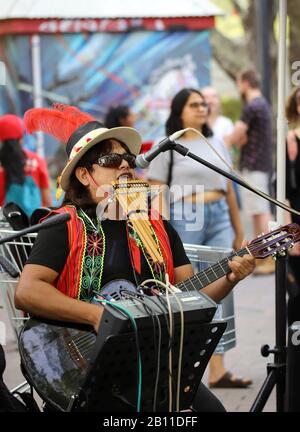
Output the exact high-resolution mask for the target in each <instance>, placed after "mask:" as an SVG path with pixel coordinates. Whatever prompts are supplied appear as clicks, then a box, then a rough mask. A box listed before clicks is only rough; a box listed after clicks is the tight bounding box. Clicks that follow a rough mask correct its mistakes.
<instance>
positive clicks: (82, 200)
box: [15, 106, 254, 411]
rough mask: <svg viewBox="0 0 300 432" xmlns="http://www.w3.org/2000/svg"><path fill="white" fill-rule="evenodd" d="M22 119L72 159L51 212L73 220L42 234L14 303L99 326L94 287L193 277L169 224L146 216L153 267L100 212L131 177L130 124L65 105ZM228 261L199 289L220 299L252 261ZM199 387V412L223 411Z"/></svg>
mask: <svg viewBox="0 0 300 432" xmlns="http://www.w3.org/2000/svg"><path fill="white" fill-rule="evenodd" d="M25 124H26V127H27V129H28V131H29V132H33V131H35V130H42V131H44V132H47V133H51V134H52V135H53V136H55V137H56V138H57V139H60V140H61V141H63V142H65V143H66V150H67V153H68V156H69V161H68V163H67V165H66V167H65V168H64V170H63V172H62V174H61V177H60V179H59V187H60V188H61V189H62V190H63V191H65V197H64V204H63V206H62V207H61V208H59V209H57V210H56V211H55V213H66V212H67V213H69V214H70V216H71V219H70V220H69V221H68V222H67V223H64V224H60V225H56V226H53V227H52V228H49V229H46V230H41V231H40V232H39V234H38V237H37V240H36V242H35V244H34V246H33V250H32V253H31V255H30V257H29V260H28V262H27V264H26V265H25V267H24V270H23V272H22V275H21V278H20V283H19V285H18V288H17V291H16V295H15V303H16V306H17V307H18V308H21V309H22V310H25V311H27V312H29V313H30V314H33V315H36V316H40V317H44V318H49V319H55V320H61V321H70V322H76V323H83V324H89V325H91V326H92V327H93V328H94V330H95V331H96V332H98V331H100V332H101V316H102V308H101V307H99V306H98V305H96V304H93V299H94V296H95V293H96V294H97V295H100V296H101V295H102V296H104V295H105V286H106V285H107V284H108V283H110V282H112V281H114V280H116V279H123V280H124V279H126V280H129V281H131V282H132V283H133V284H134V285H135V286H137V285H138V284H140V283H141V282H142V281H144V280H146V279H149V278H151V279H153V278H155V279H158V280H162V281H165V277H166V273H168V275H169V278H170V280H171V283H173V284H177V283H179V282H181V281H183V280H185V279H187V278H189V277H191V276H192V275H193V270H192V266H191V264H190V262H189V260H188V258H187V257H186V254H185V252H184V248H183V245H182V242H181V240H180V238H179V236H178V234H177V233H176V231H175V230H174V229H173V228H172V227H171V225H170V224H169V223H168V222H165V221H162V219H161V218H160V217H158V218H155V220H154V219H153V218H152V217H151V216H149V219H150V223H151V230H152V233H153V239H155V243H156V247H157V251H158V252H159V253H160V257H161V259H162V264H161V265H157V263H156V265H155V266H154V265H153V262H151V259H149V256H147V253H146V252H145V245H144V244H143V241H142V239H141V238H139V235H138V233H137V232H134V229H133V227H132V226H130V221H129V220H127V219H123V220H117V219H105V220H103V219H102V218H101V217H100V215H101V214H103V213H102V212H101V211H100V212H99V211H97V210H98V209H97V207H98V206H99V205H100V206H101V204H102V202H103V200H105V198H106V195H105V194H106V187H107V186H110V185H111V182H112V181H118V180H120V179H122V180H124V179H125V180H126V179H127V180H132V179H133V178H134V157H135V156H136V155H137V154H138V153H139V151H140V146H141V137H140V135H139V133H138V132H137V131H136V130H135V129H132V128H127V127H118V128H113V129H106V128H105V127H103V125H102V124H101V123H99V122H97V121H95V120H94V119H93V118H92V117H91V116H89V115H87V114H85V113H81V112H80V111H79V110H76V108H74V107H65V106H57V107H55V108H54V109H39V108H36V109H32V110H29V111H28V112H27V113H26V114H25ZM158 216H159V215H158ZM229 265H230V268H231V270H232V271H231V273H229V275H227V277H224V278H221V279H219V280H218V281H216V282H214V283H213V284H210V285H209V286H208V287H206V288H204V290H205V292H206V294H207V295H209V296H211V297H212V298H214V299H215V300H217V301H219V300H220V299H221V298H222V297H224V296H225V295H226V294H227V293H228V292H229V291H230V290H231V289H232V288H233V286H234V285H235V284H236V283H237V281H238V280H241V279H243V278H244V277H246V276H247V275H248V274H249V273H251V272H252V271H253V268H254V260H253V259H252V257H250V255H245V256H244V257H243V258H241V257H236V258H234V259H233V261H232V262H230V264H229ZM199 392H200V396H199V397H198V399H197V400H199V398H200V400H202V399H203V401H202V402H201V403H200V405H201V407H202V409H203V410H204V411H209V410H210V411H214V410H222V409H223V408H222V406H221V404H220V403H219V401H218V400H217V399H216V398H214V396H212V395H211V394H210V392H209V391H208V390H207V389H206V388H205V387H204V386H200V387H199ZM198 405H199V404H198V403H197V406H198Z"/></svg>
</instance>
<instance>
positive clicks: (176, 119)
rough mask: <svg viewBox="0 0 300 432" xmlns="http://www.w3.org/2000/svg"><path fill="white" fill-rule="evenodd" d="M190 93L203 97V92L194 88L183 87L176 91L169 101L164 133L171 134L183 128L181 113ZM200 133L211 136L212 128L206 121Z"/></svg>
mask: <svg viewBox="0 0 300 432" xmlns="http://www.w3.org/2000/svg"><path fill="white" fill-rule="evenodd" d="M192 93H197V94H198V95H199V96H201V97H202V98H203V99H205V98H204V96H203V94H202V93H201V92H200V91H199V90H196V89H193V88H184V89H182V90H180V92H178V93H177V94H176V95H175V96H174V98H173V99H172V102H171V112H170V115H169V118H168V119H167V121H166V134H167V135H172V134H173V133H174V132H176V131H178V130H180V129H183V124H182V120H181V114H182V111H183V109H184V107H185V104H186V103H187V100H188V98H189V97H190V95H191V94H192ZM202 133H203V135H204V136H205V137H210V136H212V134H213V133H212V130H211V129H210V127H209V126H208V124H207V123H204V125H203V127H202Z"/></svg>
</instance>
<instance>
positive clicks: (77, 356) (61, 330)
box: [19, 319, 96, 410]
mask: <svg viewBox="0 0 300 432" xmlns="http://www.w3.org/2000/svg"><path fill="white" fill-rule="evenodd" d="M77 341H78V342H77ZM95 341H96V334H95V333H94V332H93V331H92V330H91V327H88V326H76V327H75V326H74V327H72V325H71V324H70V323H63V322H59V323H54V322H44V321H43V322H42V321H39V320H35V319H30V320H28V321H27V322H26V324H25V325H24V327H23V329H22V331H21V333H20V337H19V351H20V355H21V362H22V365H23V368H24V369H25V371H24V373H25V376H26V378H27V380H28V382H29V383H30V384H32V385H33V387H34V388H35V389H36V391H37V392H38V393H39V395H40V396H41V398H42V399H43V400H44V401H46V402H48V403H50V404H51V405H52V406H53V407H54V408H56V409H61V408H62V407H63V408H64V410H67V408H68V405H69V402H70V400H71V398H72V396H73V395H74V394H75V393H76V392H77V391H78V388H79V387H80V385H81V384H82V382H83V380H84V378H85V376H86V374H87V370H88V367H89V362H90V358H91V355H92V351H93V348H94V345H95ZM83 342H84V344H83ZM81 347H82V348H83V349H82V348H81Z"/></svg>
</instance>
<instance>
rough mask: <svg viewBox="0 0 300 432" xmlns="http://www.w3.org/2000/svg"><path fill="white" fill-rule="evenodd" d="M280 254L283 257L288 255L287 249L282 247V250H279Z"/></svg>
mask: <svg viewBox="0 0 300 432" xmlns="http://www.w3.org/2000/svg"><path fill="white" fill-rule="evenodd" d="M279 255H280V256H282V257H283V256H285V255H286V251H285V249H281V251H279Z"/></svg>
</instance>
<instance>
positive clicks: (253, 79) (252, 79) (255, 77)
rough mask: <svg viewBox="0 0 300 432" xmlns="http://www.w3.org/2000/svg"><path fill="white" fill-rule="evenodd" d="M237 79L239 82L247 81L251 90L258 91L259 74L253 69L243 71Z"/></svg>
mask: <svg viewBox="0 0 300 432" xmlns="http://www.w3.org/2000/svg"><path fill="white" fill-rule="evenodd" d="M238 78H239V79H240V80H241V81H247V82H248V83H249V85H250V87H251V88H253V89H259V88H260V85H261V79H260V76H259V74H258V73H257V72H256V70H255V69H244V70H242V71H241V72H240V73H239V75H238Z"/></svg>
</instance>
